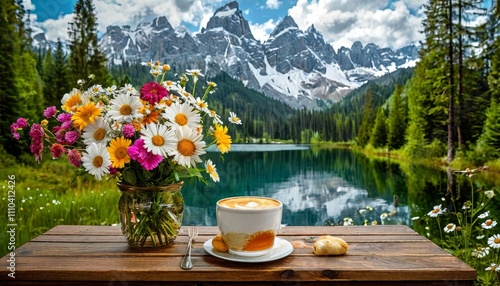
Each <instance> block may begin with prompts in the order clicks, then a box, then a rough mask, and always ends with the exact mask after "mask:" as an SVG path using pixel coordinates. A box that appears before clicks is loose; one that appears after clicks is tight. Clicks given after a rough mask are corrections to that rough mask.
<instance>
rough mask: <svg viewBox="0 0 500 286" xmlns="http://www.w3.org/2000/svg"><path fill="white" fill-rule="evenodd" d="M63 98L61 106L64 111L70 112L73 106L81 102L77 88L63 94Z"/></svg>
mask: <svg viewBox="0 0 500 286" xmlns="http://www.w3.org/2000/svg"><path fill="white" fill-rule="evenodd" d="M66 97H67V98H66ZM65 98H66V99H65V100H64V102H63V105H62V106H61V107H62V109H64V111H66V112H71V111H72V110H73V107H75V106H77V105H79V104H82V98H81V96H80V91H79V90H77V89H73V90H72V91H71V93H69V94H67V95H65Z"/></svg>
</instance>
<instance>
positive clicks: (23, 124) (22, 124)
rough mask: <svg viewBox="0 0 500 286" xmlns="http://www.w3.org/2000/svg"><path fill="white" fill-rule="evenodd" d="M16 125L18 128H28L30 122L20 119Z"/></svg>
mask: <svg viewBox="0 0 500 286" xmlns="http://www.w3.org/2000/svg"><path fill="white" fill-rule="evenodd" d="M16 124H17V127H18V128H26V127H27V126H28V121H27V120H26V118H22V117H20V118H18V119H17V121H16Z"/></svg>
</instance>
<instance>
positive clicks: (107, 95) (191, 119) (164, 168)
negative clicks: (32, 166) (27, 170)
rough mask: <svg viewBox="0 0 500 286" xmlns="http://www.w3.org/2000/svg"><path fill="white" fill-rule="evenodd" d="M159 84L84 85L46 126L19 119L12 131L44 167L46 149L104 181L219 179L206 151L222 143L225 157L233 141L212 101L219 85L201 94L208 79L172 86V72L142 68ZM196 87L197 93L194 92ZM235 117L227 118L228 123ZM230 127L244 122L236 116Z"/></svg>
mask: <svg viewBox="0 0 500 286" xmlns="http://www.w3.org/2000/svg"><path fill="white" fill-rule="evenodd" d="M143 65H144V66H147V67H148V68H149V70H150V74H151V75H152V76H153V77H154V79H155V80H154V81H151V82H147V83H145V84H144V85H143V86H142V87H140V88H135V87H133V86H132V85H130V84H125V85H124V86H121V87H116V86H111V87H103V86H101V85H99V84H97V83H92V80H93V77H92V76H89V79H88V80H89V82H88V83H87V82H86V80H83V79H82V80H79V81H78V83H77V84H78V85H79V88H74V89H72V90H71V91H70V92H68V93H66V94H64V95H63V96H62V99H61V106H60V108H59V109H58V108H56V107H55V106H50V107H47V108H46V109H45V110H44V116H45V118H46V119H44V120H43V121H42V122H29V120H27V119H25V118H19V119H18V120H17V121H16V122H15V123H13V124H12V125H11V133H12V135H13V136H14V137H15V138H16V139H20V138H21V131H22V130H23V129H28V130H29V136H30V138H31V145H30V151H31V153H32V154H33V155H34V156H35V159H36V160H37V161H41V160H42V159H43V156H44V150H47V151H50V155H51V156H52V157H53V158H54V159H57V158H63V157H66V158H67V159H68V160H69V162H70V163H71V164H72V165H74V166H75V167H77V168H79V169H80V170H81V171H83V172H86V173H89V174H91V175H93V176H95V178H96V179H98V180H101V179H102V178H103V177H107V176H112V177H116V178H117V179H118V181H119V182H121V183H125V184H129V185H135V186H152V185H154V186H160V185H167V184H170V183H174V182H177V181H181V180H183V179H184V178H187V177H197V178H199V179H201V180H203V181H204V180H205V179H204V176H203V175H202V172H203V171H205V172H206V176H207V177H210V178H211V179H212V180H213V181H215V182H218V181H219V180H220V178H219V175H218V174H217V169H216V168H215V165H214V164H213V162H212V161H211V160H207V161H205V162H204V160H203V155H204V154H205V153H206V151H205V149H206V148H207V147H209V146H211V145H215V146H216V147H217V148H218V149H219V150H220V152H221V153H226V152H228V151H229V150H230V149H231V144H232V140H231V136H230V135H229V134H228V130H229V129H228V127H227V126H226V125H224V122H223V120H222V118H223V117H221V116H220V115H219V114H217V112H216V111H214V110H213V109H210V106H209V103H208V102H207V99H208V96H209V95H210V94H211V93H213V92H215V88H216V86H217V85H216V84H215V83H213V82H208V83H207V84H206V87H205V88H204V90H203V92H202V93H201V94H197V93H196V90H195V88H196V82H198V81H199V80H200V78H201V77H203V76H204V75H203V74H202V73H201V71H200V70H198V69H191V70H187V71H186V74H182V75H181V76H180V77H179V79H178V80H177V81H171V80H168V81H167V80H165V75H166V73H167V72H168V71H169V70H170V66H169V65H167V64H162V63H160V62H147V63H143ZM189 81H191V83H192V85H191V86H192V90H191V92H189V91H187V90H186V88H187V84H188V82H189ZM86 86H88V88H86ZM226 118H228V117H226ZM228 121H229V123H231V124H241V120H240V119H239V118H238V117H237V115H236V114H235V113H234V112H230V114H229V118H228Z"/></svg>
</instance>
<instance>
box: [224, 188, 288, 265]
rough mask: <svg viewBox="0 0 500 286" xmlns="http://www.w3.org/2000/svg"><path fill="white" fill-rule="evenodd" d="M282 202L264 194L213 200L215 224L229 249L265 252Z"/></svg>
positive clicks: (247, 253)
mask: <svg viewBox="0 0 500 286" xmlns="http://www.w3.org/2000/svg"><path fill="white" fill-rule="evenodd" d="M282 210H283V204H282V203H281V202H280V201H278V200H276V199H272V198H267V197H255V196H244V197H231V198H225V199H221V200H219V201H218V202H217V225H218V226H219V230H220V232H221V236H222V239H223V240H224V242H225V243H226V244H227V246H228V247H229V253H230V254H233V255H239V256H260V255H264V254H266V253H268V252H269V251H270V250H271V249H272V247H273V245H274V240H275V237H276V233H277V232H278V230H279V228H280V226H281V217H282Z"/></svg>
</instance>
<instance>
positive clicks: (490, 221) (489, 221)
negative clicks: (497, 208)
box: [485, 219, 493, 226]
mask: <svg viewBox="0 0 500 286" xmlns="http://www.w3.org/2000/svg"><path fill="white" fill-rule="evenodd" d="M492 223H493V221H492V220H491V219H489V220H487V221H486V222H485V224H486V225H487V226H490V225H491V224H492Z"/></svg>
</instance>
